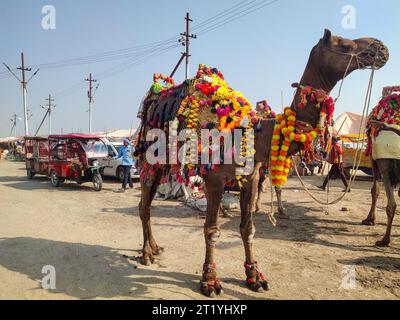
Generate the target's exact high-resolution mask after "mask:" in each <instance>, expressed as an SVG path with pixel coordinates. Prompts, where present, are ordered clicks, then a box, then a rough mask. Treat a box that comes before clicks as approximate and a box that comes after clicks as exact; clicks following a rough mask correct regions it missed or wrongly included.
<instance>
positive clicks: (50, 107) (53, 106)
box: [42, 94, 56, 135]
mask: <svg viewBox="0 0 400 320" xmlns="http://www.w3.org/2000/svg"><path fill="white" fill-rule="evenodd" d="M46 100H47V102H48V104H47V114H48V116H49V135H50V134H52V128H51V109H52V108H55V107H56V106H55V105H54V104H52V102H53V101H54V99H52V98H51V94H49V97H48V98H47V99H46ZM42 108H43V109H44V107H42Z"/></svg>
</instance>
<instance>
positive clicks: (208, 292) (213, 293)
mask: <svg viewBox="0 0 400 320" xmlns="http://www.w3.org/2000/svg"><path fill="white" fill-rule="evenodd" d="M200 290H201V293H202V294H203V295H205V296H206V297H208V298H212V299H215V298H217V297H222V295H223V294H224V290H223V289H222V285H221V282H220V281H219V280H218V279H214V280H208V281H205V282H204V281H201V282H200Z"/></svg>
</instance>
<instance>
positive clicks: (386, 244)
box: [375, 238, 390, 248]
mask: <svg viewBox="0 0 400 320" xmlns="http://www.w3.org/2000/svg"><path fill="white" fill-rule="evenodd" d="M375 245H376V246H377V247H379V248H385V247H389V245H390V239H387V238H383V239H382V240H381V241H377V242H376V244H375Z"/></svg>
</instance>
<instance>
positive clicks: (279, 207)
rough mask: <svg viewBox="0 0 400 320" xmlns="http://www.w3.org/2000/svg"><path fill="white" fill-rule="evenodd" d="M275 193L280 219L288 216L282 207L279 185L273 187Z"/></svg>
mask: <svg viewBox="0 0 400 320" xmlns="http://www.w3.org/2000/svg"><path fill="white" fill-rule="evenodd" d="M275 193H276V199H277V200H278V214H279V218H282V219H285V218H289V216H288V215H287V214H286V212H285V210H284V209H283V204H282V188H281V187H275Z"/></svg>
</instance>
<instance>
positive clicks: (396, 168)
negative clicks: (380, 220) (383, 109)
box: [362, 122, 400, 247]
mask: <svg viewBox="0 0 400 320" xmlns="http://www.w3.org/2000/svg"><path fill="white" fill-rule="evenodd" d="M370 125H371V126H375V127H377V126H378V127H379V129H380V130H381V132H382V131H386V132H389V131H390V132H393V133H394V134H395V135H398V136H400V130H398V129H396V128H393V127H391V126H386V124H384V123H378V122H376V123H370ZM368 134H369V136H370V137H369V138H370V139H372V137H371V130H369V131H368ZM395 135H393V138H394V139H395V137H396V136H395ZM374 157H376V159H374ZM372 168H373V175H374V183H373V186H372V189H371V194H372V205H371V210H370V212H369V214H368V217H367V218H366V219H365V220H363V221H362V224H363V225H366V226H374V225H375V211H376V204H377V201H378V198H379V195H380V184H379V183H380V182H381V181H382V180H383V183H384V185H385V191H386V197H387V206H386V215H387V228H386V233H385V235H384V237H383V239H382V240H380V241H377V242H376V245H377V246H378V247H387V246H389V245H390V236H391V231H392V224H393V218H394V215H395V213H396V208H397V205H396V200H395V196H394V189H395V188H396V186H397V185H398V184H399V183H400V160H397V159H377V156H376V155H374V154H372ZM399 197H400V190H399Z"/></svg>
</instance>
